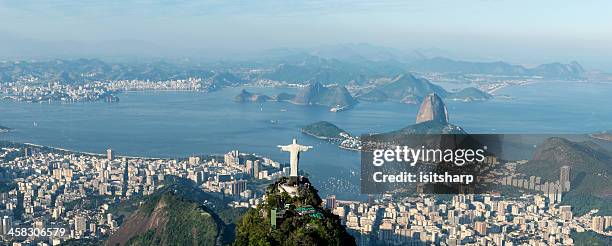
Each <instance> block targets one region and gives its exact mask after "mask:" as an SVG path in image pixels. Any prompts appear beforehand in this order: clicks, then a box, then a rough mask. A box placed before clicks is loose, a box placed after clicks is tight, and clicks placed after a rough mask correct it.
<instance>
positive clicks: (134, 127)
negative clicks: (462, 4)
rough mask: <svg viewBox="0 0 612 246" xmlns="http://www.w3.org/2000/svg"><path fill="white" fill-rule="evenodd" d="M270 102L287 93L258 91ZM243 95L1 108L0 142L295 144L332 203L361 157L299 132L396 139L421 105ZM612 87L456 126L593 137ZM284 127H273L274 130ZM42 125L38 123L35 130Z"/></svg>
mask: <svg viewBox="0 0 612 246" xmlns="http://www.w3.org/2000/svg"><path fill="white" fill-rule="evenodd" d="M249 90H251V91H260V92H265V93H266V94H269V95H272V94H276V93H278V92H280V91H287V89H255V88H249ZM239 91H240V88H229V89H224V90H222V91H219V92H213V93H198V92H131V93H124V94H122V95H120V98H121V102H119V103H74V104H59V103H58V104H34V103H24V102H11V101H0V125H4V126H8V127H10V128H13V129H15V130H14V131H13V132H10V133H7V134H1V135H0V139H4V140H13V141H18V142H30V143H36V144H41V145H49V146H55V147H61V148H66V149H71V150H78V151H86V152H98V153H102V152H104V150H105V149H107V148H112V149H114V150H115V151H116V152H117V153H119V154H124V155H131V156H152V157H179V156H188V155H193V154H214V153H225V152H228V151H230V150H233V149H238V150H240V151H241V152H247V153H258V154H261V155H264V156H268V157H271V158H273V159H276V160H279V161H283V162H287V161H288V156H287V154H286V153H284V152H280V151H279V150H278V149H277V148H276V147H275V146H277V145H279V144H286V143H289V142H290V141H291V139H292V138H297V139H298V141H299V142H300V143H304V144H307V145H313V146H314V147H315V148H314V149H313V150H311V151H310V152H306V153H304V154H303V155H302V159H301V160H302V161H301V165H302V168H303V169H304V170H305V171H306V172H308V173H309V174H310V175H311V176H312V180H313V181H314V183H315V185H316V186H317V188H318V189H319V190H320V191H321V192H322V193H323V194H322V195H326V194H337V195H339V197H341V198H352V197H355V196H356V195H357V194H358V193H359V186H358V182H359V154H358V153H356V152H351V151H347V150H342V149H339V148H337V147H336V146H335V145H333V144H330V143H326V142H322V141H319V140H317V139H313V138H311V137H308V136H305V135H303V134H301V133H300V132H299V130H298V129H299V128H300V127H301V126H303V125H306V124H309V123H312V122H315V121H319V120H327V121H330V122H333V123H334V124H336V125H338V126H340V127H341V128H344V129H346V130H347V131H349V132H351V133H353V134H361V133H367V132H384V131H390V130H396V129H399V128H402V127H404V126H407V125H409V124H412V123H414V120H415V115H416V112H417V110H418V106H416V105H406V104H399V103H360V104H358V105H357V106H356V107H355V108H354V109H352V110H349V111H345V112H341V113H330V112H328V110H327V109H326V108H321V107H306V106H297V105H292V104H289V103H274V102H269V103H263V104H257V103H235V102H233V101H232V99H233V97H234V96H235V95H237V94H238V93H239ZM611 92H612V84H580V83H552V82H551V83H536V84H530V85H526V86H515V87H509V88H504V89H502V90H500V91H498V93H499V94H506V95H510V96H511V97H512V99H494V100H491V101H487V102H471V103H464V102H454V101H448V102H447V106H448V109H449V114H450V119H451V122H452V123H454V124H456V125H460V126H462V127H463V128H465V129H466V130H467V131H468V132H474V133H476V132H478V133H589V132H594V131H601V130H609V129H612V107H611V105H612V97H611V96H610V95H611ZM271 120H273V121H277V123H271V122H270V121H271ZM35 123H36V124H35Z"/></svg>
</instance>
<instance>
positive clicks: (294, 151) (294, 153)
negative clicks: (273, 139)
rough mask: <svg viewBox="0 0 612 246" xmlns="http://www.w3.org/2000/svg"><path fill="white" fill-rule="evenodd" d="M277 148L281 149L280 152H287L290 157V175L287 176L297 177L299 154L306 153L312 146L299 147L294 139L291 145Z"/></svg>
mask: <svg viewBox="0 0 612 246" xmlns="http://www.w3.org/2000/svg"><path fill="white" fill-rule="evenodd" d="M278 147H279V148H281V150H282V151H287V152H289V154H290V156H291V159H290V162H289V163H290V164H291V175H289V176H290V177H297V176H298V162H299V161H300V152H305V151H308V150H309V149H311V148H312V146H304V145H299V144H297V141H296V140H295V138H294V139H293V143H292V144H290V145H284V146H283V145H279V146H278Z"/></svg>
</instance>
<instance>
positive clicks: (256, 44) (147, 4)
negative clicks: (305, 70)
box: [0, 0, 612, 70]
mask: <svg viewBox="0 0 612 246" xmlns="http://www.w3.org/2000/svg"><path fill="white" fill-rule="evenodd" d="M611 13H612V1H610V0H580V1H578V0H576V1H570V0H556V1H552V0H551V1H549V0H526V1H523V0H446V1H444V0H402V1H290V0H285V1H266V0H257V1H255V0H254V1H144V0H138V1H130V0H121V1H115V0H95V1H94V0H80V1H74V0H64V1H54V0H41V1H27V0H0V59H15V58H28V57H53V56H58V57H60V56H63V57H75V56H90V57H91V56H105V55H108V56H113V55H125V56H143V55H146V56H173V57H180V56H197V57H228V58H230V57H232V56H236V55H238V54H247V53H254V52H257V51H260V50H262V49H272V48H293V47H299V48H302V47H315V46H318V45H324V44H341V43H370V44H373V45H380V46H389V47H393V48H398V49H403V50H411V49H417V48H438V49H441V50H445V51H448V52H449V54H453V56H455V58H464V59H473V60H506V61H511V62H515V63H522V64H527V65H529V64H535V63H542V62H550V61H560V62H568V61H570V60H578V61H580V62H582V63H585V64H587V66H591V67H595V68H607V67H609V68H612V59H610V58H611V57H612V14H611ZM608 70H612V69H608Z"/></svg>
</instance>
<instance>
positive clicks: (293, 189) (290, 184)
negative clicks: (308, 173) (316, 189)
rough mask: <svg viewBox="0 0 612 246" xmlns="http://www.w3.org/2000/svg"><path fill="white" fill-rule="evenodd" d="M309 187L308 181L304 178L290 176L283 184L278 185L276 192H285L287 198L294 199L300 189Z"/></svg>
mask: <svg viewBox="0 0 612 246" xmlns="http://www.w3.org/2000/svg"><path fill="white" fill-rule="evenodd" d="M308 186H310V181H309V180H308V178H306V177H302V176H299V177H296V176H292V177H289V178H288V179H287V181H285V182H284V183H281V184H279V185H278V190H279V191H280V192H283V191H284V192H287V194H289V196H291V197H295V196H297V195H299V193H300V189H303V188H305V187H308Z"/></svg>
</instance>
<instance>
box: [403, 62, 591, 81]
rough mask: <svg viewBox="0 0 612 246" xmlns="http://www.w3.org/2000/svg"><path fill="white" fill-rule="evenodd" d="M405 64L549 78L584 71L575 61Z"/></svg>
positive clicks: (417, 68)
mask: <svg viewBox="0 0 612 246" xmlns="http://www.w3.org/2000/svg"><path fill="white" fill-rule="evenodd" d="M407 65H408V67H409V69H410V70H412V71H417V72H437V73H457V74H491V75H502V76H540V77H544V78H550V79H580V78H582V77H583V76H584V73H585V70H584V68H583V67H582V66H581V65H580V64H579V63H578V62H575V61H573V62H570V63H569V64H561V63H550V64H542V65H539V66H537V67H534V68H526V67H524V66H520V65H512V64H509V63H506V62H468V61H457V60H452V59H448V58H441V57H437V58H431V59H423V60H417V61H413V62H411V63H409V64H407Z"/></svg>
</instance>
